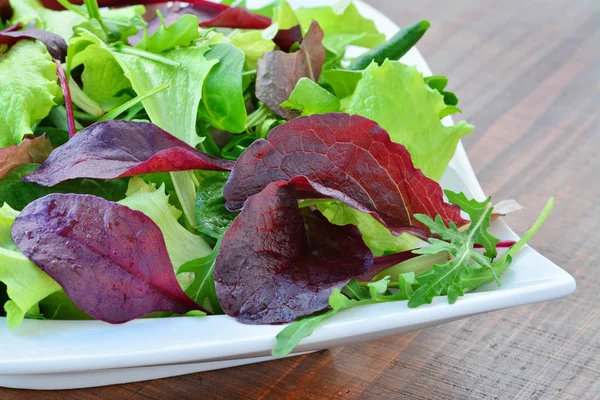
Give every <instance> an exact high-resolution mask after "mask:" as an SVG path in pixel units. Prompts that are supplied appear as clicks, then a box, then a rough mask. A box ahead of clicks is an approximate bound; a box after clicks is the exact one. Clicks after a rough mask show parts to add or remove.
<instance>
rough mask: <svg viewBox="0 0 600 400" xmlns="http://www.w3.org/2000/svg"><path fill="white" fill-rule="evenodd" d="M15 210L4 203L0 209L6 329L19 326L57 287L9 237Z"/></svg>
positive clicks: (0, 264) (0, 261) (0, 265)
mask: <svg viewBox="0 0 600 400" xmlns="http://www.w3.org/2000/svg"><path fill="white" fill-rule="evenodd" d="M18 215H19V213H18V211H15V210H13V209H12V208H10V206H8V205H7V204H4V205H3V206H2V208H0V282H3V283H4V284H5V285H6V287H7V294H8V297H9V298H10V300H9V301H8V302H6V303H5V304H4V310H5V312H6V317H7V323H8V326H9V327H10V328H16V327H17V326H19V325H20V324H21V322H22V321H23V318H24V317H25V314H26V313H27V312H28V311H29V309H31V308H32V307H34V306H36V305H37V304H38V302H39V301H40V300H42V299H44V298H45V297H47V296H48V295H50V294H52V293H54V292H56V291H58V290H60V286H59V285H58V284H57V283H56V282H55V281H54V280H53V279H52V278H50V277H49V276H48V275H46V274H45V273H44V272H42V270H40V269H39V268H38V267H37V266H36V265H35V264H34V263H33V262H31V261H29V259H28V258H27V257H26V256H24V255H23V254H22V253H21V251H20V250H19V249H18V248H17V246H16V245H15V243H14V242H13V239H12V237H11V232H10V231H11V227H12V225H13V223H14V221H15V218H16V217H17V216H18Z"/></svg>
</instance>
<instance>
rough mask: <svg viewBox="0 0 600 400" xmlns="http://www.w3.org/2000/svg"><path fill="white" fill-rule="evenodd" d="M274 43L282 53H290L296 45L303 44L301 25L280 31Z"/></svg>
mask: <svg viewBox="0 0 600 400" xmlns="http://www.w3.org/2000/svg"><path fill="white" fill-rule="evenodd" d="M273 41H274V42H275V44H276V45H277V46H278V47H279V48H280V49H281V51H285V52H286V53H289V52H290V49H291V47H292V46H293V45H294V43H300V44H301V43H302V28H301V27H300V25H296V26H292V27H291V28H290V29H280V30H278V31H277V34H276V35H275V37H274V38H273Z"/></svg>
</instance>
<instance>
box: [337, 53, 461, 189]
mask: <svg viewBox="0 0 600 400" xmlns="http://www.w3.org/2000/svg"><path fill="white" fill-rule="evenodd" d="M448 107H451V111H455V110H456V107H454V106H448V105H446V104H445V103H444V97H443V96H442V95H441V94H440V93H439V92H438V91H437V90H433V89H431V88H430V87H429V86H428V85H427V84H426V83H425V81H424V80H423V76H422V75H421V73H420V72H419V71H417V69H416V68H414V67H411V66H408V65H405V64H402V63H400V62H398V61H385V62H384V63H383V64H382V65H381V66H378V65H377V64H375V63H373V64H371V65H370V66H369V67H368V68H367V69H366V70H365V71H364V72H363V78H362V79H361V80H360V81H359V82H358V84H357V86H356V90H355V91H354V94H353V95H352V96H351V97H350V99H349V101H348V104H347V106H346V110H345V111H346V112H348V113H349V114H359V115H362V116H364V117H366V118H369V119H372V120H373V121H376V122H377V123H378V124H379V125H381V126H382V127H383V128H384V129H386V130H387V131H388V132H389V134H390V137H391V139H392V140H393V141H394V142H396V143H400V144H402V145H404V146H405V147H406V148H407V149H408V151H409V152H410V154H411V157H412V161H413V163H414V164H415V166H416V167H417V168H420V169H421V170H422V171H423V173H424V174H425V175H427V176H428V177H429V178H431V179H434V180H439V179H440V178H441V177H442V175H443V173H444V171H445V170H446V167H447V166H448V163H449V162H450V160H451V159H452V157H453V156H454V152H455V151H456V147H457V146H458V142H459V140H460V138H461V137H463V136H465V135H467V134H469V133H471V132H472V131H473V126H472V125H469V124H468V123H467V122H465V121H461V122H459V123H457V124H456V125H453V126H444V125H443V124H442V122H441V118H442V117H443V116H445V115H448V110H449V109H448Z"/></svg>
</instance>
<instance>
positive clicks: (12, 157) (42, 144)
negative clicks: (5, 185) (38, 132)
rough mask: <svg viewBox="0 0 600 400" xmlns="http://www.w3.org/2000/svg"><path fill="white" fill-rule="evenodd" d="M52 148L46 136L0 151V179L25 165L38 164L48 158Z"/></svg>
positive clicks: (24, 140)
mask: <svg viewBox="0 0 600 400" xmlns="http://www.w3.org/2000/svg"><path fill="white" fill-rule="evenodd" d="M52 150H54V148H53V147H52V144H51V143H50V140H49V139H48V138H47V137H46V136H40V137H36V138H25V139H23V141H22V142H21V143H20V144H19V145H18V146H10V147H7V148H5V149H0V178H3V177H4V176H5V175H6V174H8V173H9V172H10V171H12V170H13V169H15V168H17V167H19V166H21V165H25V164H39V163H42V162H44V161H46V159H47V158H48V156H49V155H50V153H52Z"/></svg>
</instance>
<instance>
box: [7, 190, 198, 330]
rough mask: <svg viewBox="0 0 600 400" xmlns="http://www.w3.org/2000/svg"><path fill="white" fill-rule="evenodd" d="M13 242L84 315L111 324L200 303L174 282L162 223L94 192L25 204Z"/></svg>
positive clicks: (188, 308)
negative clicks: (158, 224)
mask: <svg viewBox="0 0 600 400" xmlns="http://www.w3.org/2000/svg"><path fill="white" fill-rule="evenodd" d="M12 237H13V239H14V241H15V244H16V245H17V246H18V247H19V249H20V250H21V251H22V252H23V254H24V255H25V256H27V257H28V258H29V259H30V260H31V261H33V262H34V263H35V264H36V265H37V266H38V267H40V268H41V269H42V270H43V271H44V272H46V273H47V274H48V275H50V276H51V277H52V278H53V279H54V280H56V281H57V282H58V284H59V285H60V286H61V287H62V288H63V289H64V291H65V292H66V293H67V295H68V296H69V297H70V298H71V300H73V301H74V302H75V304H76V305H77V306H78V307H79V308H80V309H81V310H83V311H84V312H86V313H87V314H89V315H90V316H92V317H94V318H96V319H99V320H102V321H106V322H110V323H113V324H118V323H123V322H127V321H130V320H132V319H135V318H138V317H141V316H144V315H147V314H150V313H153V312H157V311H169V312H174V313H178V314H184V313H187V312H189V311H191V310H201V308H200V307H199V306H198V305H197V304H196V303H194V301H193V300H192V299H190V298H189V297H188V296H187V295H186V294H185V293H184V292H183V290H182V289H181V287H180V286H179V284H178V282H177V279H176V278H175V273H174V272H173V265H172V264H171V260H170V259H169V254H168V253H167V248H166V245H165V241H164V239H163V235H162V233H161V231H160V228H159V227H158V226H156V224H155V223H154V222H153V221H152V220H151V219H150V218H149V217H147V216H146V215H145V214H144V213H142V212H139V211H133V210H131V209H130V208H128V207H125V206H122V205H119V204H117V203H112V202H109V201H106V200H104V199H101V198H99V197H94V196H88V195H77V194H53V195H49V196H46V197H44V198H41V199H39V200H36V201H34V202H33V203H31V204H29V205H28V206H27V207H25V209H24V210H23V212H21V214H19V216H18V217H17V218H16V220H15V222H14V224H13V227H12Z"/></svg>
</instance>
